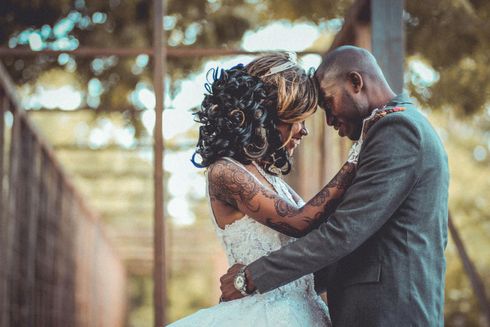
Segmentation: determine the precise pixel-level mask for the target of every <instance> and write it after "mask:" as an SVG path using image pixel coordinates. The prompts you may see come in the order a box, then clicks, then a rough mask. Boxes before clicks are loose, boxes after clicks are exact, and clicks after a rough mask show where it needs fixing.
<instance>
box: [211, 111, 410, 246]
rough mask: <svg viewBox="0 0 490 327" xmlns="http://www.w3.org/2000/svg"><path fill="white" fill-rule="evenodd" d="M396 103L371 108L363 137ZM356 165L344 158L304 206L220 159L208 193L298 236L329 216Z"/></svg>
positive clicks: (267, 223) (212, 174) (265, 223)
mask: <svg viewBox="0 0 490 327" xmlns="http://www.w3.org/2000/svg"><path fill="white" fill-rule="evenodd" d="M403 110H405V109H404V108H401V107H396V108H392V109H388V110H383V111H381V112H373V114H372V115H371V117H369V118H368V119H366V120H364V126H363V129H362V137H361V139H363V138H364V136H365V134H367V132H368V130H369V129H370V127H372V125H374V124H375V123H376V121H378V120H379V119H381V118H382V117H384V116H385V115H387V114H389V113H392V112H397V111H403ZM355 170H356V165H355V164H354V163H350V162H346V163H345V164H344V165H343V166H342V168H341V169H340V171H339V172H338V173H337V175H335V177H334V178H333V179H332V180H331V181H330V182H329V183H328V184H327V185H326V186H325V187H324V188H323V189H322V190H321V191H320V192H319V193H318V194H316V195H315V196H314V197H313V198H312V199H311V200H310V201H308V202H307V203H306V204H304V205H303V206H298V205H297V204H295V203H291V202H290V201H288V200H287V199H283V198H281V197H280V196H279V195H277V194H276V193H274V192H273V191H271V190H269V189H268V188H266V187H265V186H264V185H263V184H262V183H260V182H259V181H258V180H257V179H256V178H255V177H254V176H253V175H252V174H251V173H250V172H249V171H246V170H244V168H242V167H240V166H237V165H236V164H234V163H232V162H230V161H227V160H220V161H217V162H215V163H214V164H213V165H211V166H210V169H209V175H208V178H209V182H210V184H209V193H210V196H211V197H214V198H216V199H218V200H220V201H223V202H225V203H227V204H228V205H230V206H232V207H234V208H236V209H238V210H240V211H241V212H243V213H244V214H246V215H248V216H249V217H251V218H253V219H255V220H257V221H258V222H260V223H262V224H264V225H266V226H269V227H270V228H272V229H275V230H277V231H279V232H281V233H283V234H286V235H289V236H293V237H301V236H304V235H306V234H307V233H308V232H309V231H311V230H312V229H314V228H315V227H317V226H318V225H319V224H320V223H321V222H323V221H324V219H326V218H328V217H329V216H330V215H331V214H332V213H333V212H334V211H335V208H336V207H337V205H338V204H339V202H340V200H341V198H342V196H343V195H344V193H345V191H346V189H347V187H348V186H349V185H350V184H351V182H352V179H353V178H354V174H355Z"/></svg>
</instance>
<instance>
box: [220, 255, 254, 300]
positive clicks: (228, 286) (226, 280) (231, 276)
mask: <svg viewBox="0 0 490 327" xmlns="http://www.w3.org/2000/svg"><path fill="white" fill-rule="evenodd" d="M243 266H244V265H242V264H240V263H237V264H234V265H233V266H231V267H230V268H229V269H228V271H227V272H226V274H224V275H223V276H221V278H220V282H221V286H220V289H221V300H222V301H231V300H236V299H241V298H242V297H244V296H243V295H242V293H240V291H238V290H237V289H236V288H235V285H234V281H235V276H236V274H237V272H238V271H239V270H240V269H241V268H242V267H243ZM245 276H246V278H247V293H253V292H254V291H255V285H253V282H252V279H251V278H250V276H249V273H248V271H247V270H245Z"/></svg>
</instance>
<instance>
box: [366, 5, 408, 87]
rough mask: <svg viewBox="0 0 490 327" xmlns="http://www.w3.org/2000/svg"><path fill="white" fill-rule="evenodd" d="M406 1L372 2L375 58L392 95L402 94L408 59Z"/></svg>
mask: <svg viewBox="0 0 490 327" xmlns="http://www.w3.org/2000/svg"><path fill="white" fill-rule="evenodd" d="M403 8H404V0H371V31H372V34H371V42H372V49H373V55H374V57H376V60H377V61H378V63H379V65H380V67H381V69H382V70H383V72H384V74H385V76H386V80H387V81H388V84H389V85H390V86H391V88H392V89H393V92H395V93H397V94H400V93H401V92H402V91H403V62H404V59H405V31H404V24H403Z"/></svg>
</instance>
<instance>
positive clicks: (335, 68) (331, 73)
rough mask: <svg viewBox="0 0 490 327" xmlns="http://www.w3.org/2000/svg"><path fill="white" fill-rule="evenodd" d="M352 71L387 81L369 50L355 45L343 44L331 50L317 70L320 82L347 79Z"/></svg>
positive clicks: (316, 74) (316, 73)
mask: <svg viewBox="0 0 490 327" xmlns="http://www.w3.org/2000/svg"><path fill="white" fill-rule="evenodd" d="M352 71H355V72H358V73H360V74H361V75H363V76H364V77H368V78H370V79H372V80H374V81H382V82H384V83H386V80H385V77H384V75H383V72H382V71H381V68H380V67H379V65H378V63H377V62H376V59H375V58H374V56H373V55H372V54H371V53H370V52H369V51H367V50H365V49H363V48H359V47H355V46H350V45H347V46H341V47H338V48H336V49H335V50H333V51H331V52H329V53H328V54H327V55H326V56H325V57H324V58H323V61H322V63H321V64H320V66H319V67H318V69H317V70H316V72H315V76H316V78H317V80H318V82H320V83H322V82H330V81H337V80H339V79H345V78H347V77H348V74H349V73H350V72H352Z"/></svg>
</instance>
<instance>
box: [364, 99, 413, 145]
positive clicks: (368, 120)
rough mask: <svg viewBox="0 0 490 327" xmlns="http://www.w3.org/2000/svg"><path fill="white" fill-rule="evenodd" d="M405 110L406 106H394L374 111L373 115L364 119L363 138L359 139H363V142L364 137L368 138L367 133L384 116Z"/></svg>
mask: <svg viewBox="0 0 490 327" xmlns="http://www.w3.org/2000/svg"><path fill="white" fill-rule="evenodd" d="M404 110H405V108H404V107H393V108H390V109H386V110H383V109H381V110H375V111H373V113H372V114H371V116H369V117H368V118H366V119H364V121H363V122H362V132H361V138H360V139H359V141H361V143H362V141H364V139H365V138H366V134H367V133H368V131H369V130H370V129H371V127H372V126H373V125H374V124H375V123H376V122H377V121H378V120H380V119H381V118H383V117H384V116H386V115H388V114H391V113H393V112H399V111H404Z"/></svg>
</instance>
